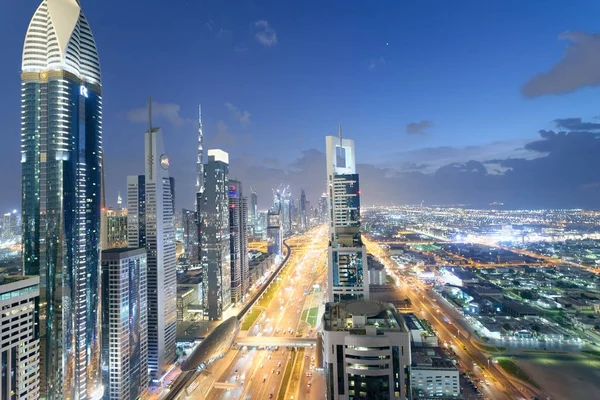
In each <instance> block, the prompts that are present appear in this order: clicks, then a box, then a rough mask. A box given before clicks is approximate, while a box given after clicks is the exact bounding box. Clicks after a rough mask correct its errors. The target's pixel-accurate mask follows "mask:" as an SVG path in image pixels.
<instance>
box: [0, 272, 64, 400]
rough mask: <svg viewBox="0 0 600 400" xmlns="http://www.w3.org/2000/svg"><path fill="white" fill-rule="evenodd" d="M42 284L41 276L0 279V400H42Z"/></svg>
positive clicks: (1, 277) (0, 277)
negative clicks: (38, 320) (39, 310)
mask: <svg viewBox="0 0 600 400" xmlns="http://www.w3.org/2000/svg"><path fill="white" fill-rule="evenodd" d="M39 283H40V278H39V277H38V276H9V277H3V276H1V275H0V310H2V313H1V314H0V326H1V327H2V337H1V339H0V361H1V364H0V368H1V371H0V378H1V379H0V399H10V400H12V399H18V400H37V399H39V398H40V370H39V361H40V329H39V328H40V326H39V325H38V324H36V314H37V304H38V302H39V295H40V287H39ZM59 394H60V393H59Z"/></svg>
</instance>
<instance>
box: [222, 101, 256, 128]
mask: <svg viewBox="0 0 600 400" xmlns="http://www.w3.org/2000/svg"><path fill="white" fill-rule="evenodd" d="M225 107H227V109H228V110H229V111H230V112H231V114H232V115H233V117H234V118H235V119H236V120H238V121H239V122H240V124H242V125H243V126H248V125H250V124H252V122H251V121H250V115H252V114H250V113H249V112H248V111H240V110H239V109H238V108H237V107H236V106H234V105H233V104H231V103H225Z"/></svg>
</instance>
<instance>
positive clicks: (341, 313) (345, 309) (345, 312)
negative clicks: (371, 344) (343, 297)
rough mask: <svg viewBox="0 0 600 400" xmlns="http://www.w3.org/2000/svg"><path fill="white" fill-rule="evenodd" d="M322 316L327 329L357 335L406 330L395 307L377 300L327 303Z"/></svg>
mask: <svg viewBox="0 0 600 400" xmlns="http://www.w3.org/2000/svg"><path fill="white" fill-rule="evenodd" d="M323 318H324V321H325V330H328V331H349V332H350V333H351V334H358V335H361V334H362V335H366V334H373V333H374V334H383V333H384V332H408V329H407V327H406V324H405V323H404V320H403V319H402V317H401V316H400V314H399V313H398V312H397V311H396V308H395V307H394V306H393V305H392V304H389V303H382V302H377V301H346V302H343V303H327V304H326V305H325V315H324V317H323Z"/></svg>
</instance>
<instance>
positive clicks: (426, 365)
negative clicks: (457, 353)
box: [411, 347, 458, 371]
mask: <svg viewBox="0 0 600 400" xmlns="http://www.w3.org/2000/svg"><path fill="white" fill-rule="evenodd" d="M415 369H442V370H457V368H456V365H455V364H454V363H453V362H452V360H450V359H449V358H448V357H447V356H446V354H445V353H444V351H443V350H442V349H441V348H439V347H431V348H413V349H411V370H415ZM457 371H458V370H457Z"/></svg>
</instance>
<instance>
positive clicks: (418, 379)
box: [410, 348, 460, 399]
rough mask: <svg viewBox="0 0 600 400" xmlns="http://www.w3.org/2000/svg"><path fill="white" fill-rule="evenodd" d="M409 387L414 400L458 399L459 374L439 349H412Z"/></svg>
mask: <svg viewBox="0 0 600 400" xmlns="http://www.w3.org/2000/svg"><path fill="white" fill-rule="evenodd" d="M410 386H411V389H412V395H413V398H414V399H430V398H435V399H457V398H460V384H459V372H458V369H457V368H456V365H455V364H454V363H453V362H452V360H450V359H448V358H446V357H445V355H444V354H443V352H442V351H441V349H439V348H431V349H413V351H412V362H411V367H410Z"/></svg>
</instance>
